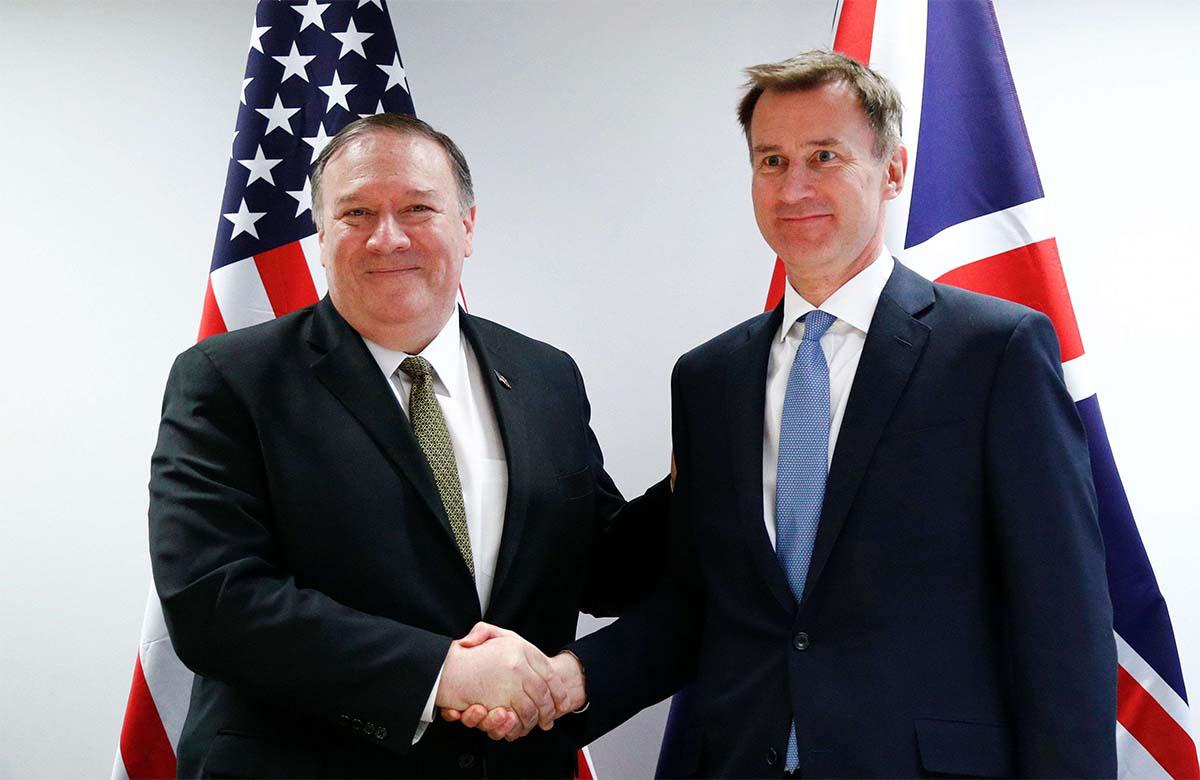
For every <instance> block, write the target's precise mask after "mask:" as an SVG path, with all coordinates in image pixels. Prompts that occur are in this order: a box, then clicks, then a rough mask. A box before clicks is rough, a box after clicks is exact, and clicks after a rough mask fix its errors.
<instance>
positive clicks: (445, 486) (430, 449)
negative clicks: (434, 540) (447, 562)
mask: <svg viewBox="0 0 1200 780" xmlns="http://www.w3.org/2000/svg"><path fill="white" fill-rule="evenodd" d="M400 370H401V371H403V372H404V373H406V374H408V375H409V376H410V377H412V390H411V391H409V394H408V419H409V421H410V422H411V423H412V428H413V434H415V435H416V437H417V443H418V444H419V445H421V451H422V452H424V453H425V460H427V461H428V462H429V468H430V470H431V471H433V481H434V482H436V483H437V489H438V495H440V496H441V498H442V506H443V507H445V508H446V517H447V518H449V520H450V530H451V531H452V532H453V533H454V541H455V542H457V543H458V551H459V552H460V553H461V554H462V557H463V560H464V561H466V563H467V569H468V570H470V572H471V576H472V577H474V576H475V558H474V556H473V555H472V554H471V538H470V536H468V535H467V513H466V510H464V509H463V496H462V485H461V484H460V483H459V481H458V463H457V462H456V461H455V460H454V445H453V444H451V443H450V432H449V431H448V430H446V419H445V418H444V417H443V416H442V407H441V406H439V405H438V401H437V397H436V396H434V394H433V366H431V365H430V364H429V361H428V360H426V359H425V358H423V357H409V358H405V359H404V362H403V363H401V364H400Z"/></svg>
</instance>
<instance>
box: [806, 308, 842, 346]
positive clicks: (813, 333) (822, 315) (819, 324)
mask: <svg viewBox="0 0 1200 780" xmlns="http://www.w3.org/2000/svg"><path fill="white" fill-rule="evenodd" d="M835 322H837V317H834V316H833V315H832V314H830V313H829V312H825V311H821V310H820V309H813V310H812V311H810V312H809V313H808V314H806V315H804V341H820V340H821V337H822V336H824V335H825V331H827V330H829V326H830V325H832V324H833V323H835Z"/></svg>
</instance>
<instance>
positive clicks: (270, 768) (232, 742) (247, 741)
mask: <svg viewBox="0 0 1200 780" xmlns="http://www.w3.org/2000/svg"><path fill="white" fill-rule="evenodd" d="M321 770H322V767H321V766H320V761H319V759H318V758H317V757H315V756H312V755H310V754H309V753H308V752H307V751H305V750H303V749H301V748H299V747H298V746H296V745H291V744H288V745H283V744H279V743H277V742H271V741H268V740H265V739H262V738H260V737H257V736H253V735H251V734H241V733H237V732H230V731H219V732H217V736H216V737H214V738H213V741H212V744H211V745H209V748H208V755H207V756H205V758H204V768H203V769H202V770H200V774H201V776H202V777H213V778H220V777H315V776H318V775H320V774H321V773H322V771H321Z"/></svg>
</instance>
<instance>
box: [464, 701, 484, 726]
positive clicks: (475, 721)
mask: <svg viewBox="0 0 1200 780" xmlns="http://www.w3.org/2000/svg"><path fill="white" fill-rule="evenodd" d="M487 716H488V710H487V707H484V706H483V705H482V704H472V705H471V706H470V707H467V709H466V710H465V711H464V712H463V714H462V724H463V725H464V726H466V727H467V728H469V729H473V728H478V727H479V724H480V723H481V722H483V720H484V719H485V718H486V717H487Z"/></svg>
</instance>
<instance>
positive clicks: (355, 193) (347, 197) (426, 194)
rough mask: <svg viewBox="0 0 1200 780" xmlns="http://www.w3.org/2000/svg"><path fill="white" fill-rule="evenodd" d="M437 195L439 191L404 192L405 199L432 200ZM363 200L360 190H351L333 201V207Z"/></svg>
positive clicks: (414, 190)
mask: <svg viewBox="0 0 1200 780" xmlns="http://www.w3.org/2000/svg"><path fill="white" fill-rule="evenodd" d="M436 195H437V190H422V189H411V190H405V191H404V196H405V197H408V198H413V199H416V200H425V199H428V198H432V197H434V196H436ZM361 199H362V194H361V192H360V191H359V190H351V191H350V192H347V193H346V194H344V195H342V196H340V197H338V198H337V199H335V200H334V201H333V205H334V206H339V205H341V204H343V203H347V202H350V203H353V202H355V201H358V200H361Z"/></svg>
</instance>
